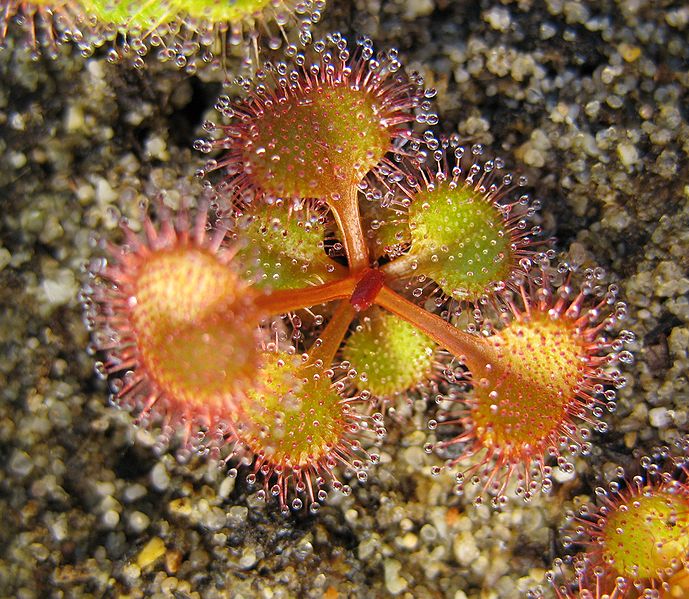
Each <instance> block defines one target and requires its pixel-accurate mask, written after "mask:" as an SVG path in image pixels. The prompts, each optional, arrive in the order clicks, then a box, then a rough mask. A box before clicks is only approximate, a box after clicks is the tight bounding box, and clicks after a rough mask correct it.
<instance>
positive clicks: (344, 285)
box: [253, 276, 358, 315]
mask: <svg viewBox="0 0 689 599" xmlns="http://www.w3.org/2000/svg"><path fill="white" fill-rule="evenodd" d="M357 282H358V277H353V276H349V277H346V278H344V279H338V280H337V281H331V282H330V283H325V284H324V285H317V286H315V287H306V288H304V289H284V290H280V291H273V292H272V293H265V294H257V295H256V296H255V297H254V301H253V303H254V306H255V308H256V311H257V312H258V313H259V314H262V315H270V314H284V313H285V312H289V311H290V310H298V309H300V308H308V307H309V306H315V305H317V304H324V303H325V302H330V301H332V300H336V299H344V298H349V297H350V296H351V295H352V292H353V291H354V288H355V287H356V285H357Z"/></svg>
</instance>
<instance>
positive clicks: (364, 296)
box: [349, 268, 385, 312]
mask: <svg viewBox="0 0 689 599" xmlns="http://www.w3.org/2000/svg"><path fill="white" fill-rule="evenodd" d="M383 285H385V275H384V274H383V273H382V272H381V271H380V270H378V269H377V268H367V269H366V270H365V271H364V272H363V274H362V275H361V278H360V279H359V282H358V283H357V284H356V287H355V288H354V291H353V293H352V297H351V298H350V300H349V303H351V304H352V306H353V307H354V309H355V310H356V311H357V312H362V311H363V310H366V308H370V307H371V306H372V305H373V302H374V301H375V299H376V296H377V295H378V292H379V291H380V290H381V289H382V288H383Z"/></svg>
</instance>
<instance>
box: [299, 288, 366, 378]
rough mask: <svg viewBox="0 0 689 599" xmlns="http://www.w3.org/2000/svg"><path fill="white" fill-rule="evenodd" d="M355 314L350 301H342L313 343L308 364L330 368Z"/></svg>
mask: <svg viewBox="0 0 689 599" xmlns="http://www.w3.org/2000/svg"><path fill="white" fill-rule="evenodd" d="M355 315H356V312H355V311H354V308H353V307H352V305H351V304H350V303H349V302H348V301H341V302H340V303H339V304H338V306H337V308H336V309H335V313H334V314H333V315H332V317H331V318H330V320H329V321H328V324H327V326H326V327H325V329H324V330H323V331H322V332H321V334H320V335H319V336H318V339H316V341H314V343H313V344H312V345H311V349H310V350H309V361H308V362H307V365H308V366H315V365H319V366H322V367H323V368H330V365H331V364H332V361H333V359H334V358H335V354H337V350H338V349H339V348H340V344H341V343H342V339H344V336H345V334H346V333H347V329H349V325H350V324H351V323H352V320H353V319H354V316H355ZM317 362H320V364H317Z"/></svg>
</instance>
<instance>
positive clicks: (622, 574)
mask: <svg viewBox="0 0 689 599" xmlns="http://www.w3.org/2000/svg"><path fill="white" fill-rule="evenodd" d="M662 455H665V456H667V455H668V454H667V449H666V448H663V451H662ZM641 468H642V470H643V472H642V474H639V475H636V476H634V477H632V478H631V479H629V478H625V477H624V473H623V472H622V471H620V473H619V474H620V475H621V479H622V481H621V482H619V481H614V482H612V483H611V484H610V488H609V489H604V488H603V487H598V488H596V490H595V493H596V504H595V505H593V504H585V505H584V506H582V507H581V508H579V510H578V513H576V514H574V513H573V514H571V515H570V516H569V520H570V526H571V527H572V528H571V529H570V530H568V531H566V534H565V536H564V543H565V546H566V547H570V546H571V545H573V544H574V543H576V544H578V545H580V546H583V548H584V551H583V552H581V553H580V554H578V555H577V556H576V559H575V561H574V564H575V571H576V579H575V581H574V582H573V583H571V584H570V585H564V586H561V587H558V588H557V592H558V595H559V596H561V597H577V598H578V597H582V598H586V597H591V598H598V597H606V596H609V597H619V598H620V599H622V598H633V599H637V598H641V599H647V598H660V597H664V598H671V597H685V596H686V593H687V592H689V576H687V565H688V564H689V485H687V469H686V458H673V459H672V460H671V466H670V467H669V468H667V469H663V468H660V467H659V466H658V465H657V464H656V463H654V461H653V460H652V459H651V458H649V457H643V458H642V459H641Z"/></svg>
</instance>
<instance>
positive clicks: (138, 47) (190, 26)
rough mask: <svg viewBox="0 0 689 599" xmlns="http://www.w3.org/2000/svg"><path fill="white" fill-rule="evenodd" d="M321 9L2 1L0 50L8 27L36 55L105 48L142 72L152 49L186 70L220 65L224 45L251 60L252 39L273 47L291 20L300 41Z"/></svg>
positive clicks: (197, 1)
mask: <svg viewBox="0 0 689 599" xmlns="http://www.w3.org/2000/svg"><path fill="white" fill-rule="evenodd" d="M323 7H324V2H323V1H322V0H313V1H312V0H299V1H297V0H233V1H232V2H224V3H223V2H217V1H216V0H147V1H138V0H33V1H32V2H21V1H19V0H2V2H0V46H2V45H4V44H5V42H6V39H7V37H8V30H9V28H10V26H11V25H10V24H11V23H12V22H13V23H14V24H15V25H16V26H17V27H18V28H19V29H20V30H21V31H22V32H23V36H22V37H21V38H20V40H21V41H20V44H21V45H22V46H25V47H27V48H28V49H29V50H30V51H31V52H32V55H33V56H35V57H38V55H39V53H40V52H41V51H44V52H45V53H46V54H47V55H48V56H55V55H56V54H57V50H58V46H59V45H60V44H62V43H65V42H70V43H73V44H75V45H76V46H77V47H78V48H79V50H80V51H81V53H82V54H83V55H84V56H90V55H91V54H93V52H94V51H95V50H96V48H99V47H101V46H103V45H108V46H109V48H110V49H109V52H108V59H109V60H110V61H111V62H118V61H120V60H123V59H124V60H129V61H131V62H132V64H134V66H136V67H139V68H142V67H143V66H144V64H145V63H144V56H146V55H147V54H148V53H150V52H153V53H155V55H156V56H157V57H158V58H159V59H160V60H161V61H163V62H172V63H173V64H175V65H177V66H178V67H180V68H184V69H185V70H186V71H187V72H189V73H193V72H195V71H196V70H197V68H198V66H199V64H200V62H199V59H200V61H201V63H210V62H216V63H218V64H220V63H222V61H223V60H224V58H225V54H226V53H227V51H228V46H237V45H240V44H242V46H243V48H245V49H246V58H247V60H250V61H255V60H257V58H258V56H257V54H258V47H257V45H256V42H255V38H256V37H257V36H265V37H267V38H268V45H269V46H271V47H274V48H277V47H279V46H280V45H281V44H282V42H283V40H285V39H287V38H288V36H287V33H286V29H287V28H291V27H292V26H293V25H294V24H296V23H299V29H300V35H301V37H302V39H304V40H307V39H309V37H310V33H309V28H310V26H311V24H312V23H314V22H316V21H318V19H319V18H320V12H321V10H322V9H323ZM249 38H253V39H254V43H253V44H249V43H248V39H249ZM245 42H247V43H245ZM252 53H253V56H252Z"/></svg>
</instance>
